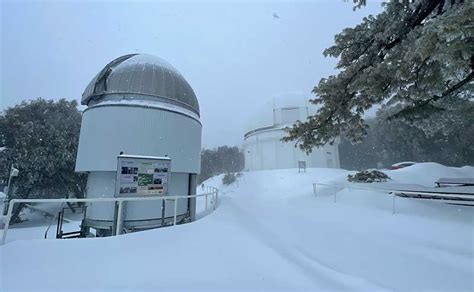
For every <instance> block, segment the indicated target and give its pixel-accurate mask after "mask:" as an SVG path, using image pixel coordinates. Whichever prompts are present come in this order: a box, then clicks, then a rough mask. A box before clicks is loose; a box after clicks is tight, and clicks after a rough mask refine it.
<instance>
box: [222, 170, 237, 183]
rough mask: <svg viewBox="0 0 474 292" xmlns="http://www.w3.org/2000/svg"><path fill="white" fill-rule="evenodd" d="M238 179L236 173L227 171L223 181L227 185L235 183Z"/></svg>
mask: <svg viewBox="0 0 474 292" xmlns="http://www.w3.org/2000/svg"><path fill="white" fill-rule="evenodd" d="M236 180H237V176H236V175H235V173H233V172H231V173H226V174H225V175H224V177H223V178H222V183H223V184H224V185H226V186H228V185H231V184H233V183H234V182H235V181H236Z"/></svg>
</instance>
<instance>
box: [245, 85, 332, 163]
mask: <svg viewBox="0 0 474 292" xmlns="http://www.w3.org/2000/svg"><path fill="white" fill-rule="evenodd" d="M315 112H316V108H315V107H314V106H313V105H312V104H311V103H309V101H308V99H306V98H304V97H303V96H301V95H300V94H296V95H295V94H286V95H282V96H280V97H278V98H274V99H273V100H272V102H271V104H267V105H266V107H264V108H263V109H261V110H260V111H258V113H257V115H256V116H255V119H253V121H252V126H250V127H249V131H248V132H247V133H245V135H244V143H243V150H244V153H245V170H248V171H253V170H264V169H282V168H297V167H298V162H299V161H305V162H306V167H327V168H339V150H338V143H337V142H336V143H334V144H333V145H329V144H328V145H325V146H324V147H319V148H314V149H313V151H312V153H310V154H309V155H307V154H306V153H305V152H304V151H302V150H300V149H299V148H295V147H294V143H292V142H289V143H285V142H282V141H281V139H282V138H283V137H284V136H286V135H287V133H286V132H285V128H286V127H291V126H292V125H293V124H294V122H296V121H297V120H300V121H304V120H306V119H307V117H308V116H310V115H313V114H314V113H315Z"/></svg>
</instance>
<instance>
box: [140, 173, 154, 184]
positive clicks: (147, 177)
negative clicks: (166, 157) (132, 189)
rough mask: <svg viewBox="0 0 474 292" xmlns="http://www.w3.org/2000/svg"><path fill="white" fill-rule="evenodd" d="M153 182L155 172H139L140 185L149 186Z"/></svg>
mask: <svg viewBox="0 0 474 292" xmlns="http://www.w3.org/2000/svg"><path fill="white" fill-rule="evenodd" d="M151 184H153V174H149V173H139V174H138V186H139V187H142V186H147V185H151Z"/></svg>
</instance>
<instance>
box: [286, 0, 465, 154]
mask: <svg viewBox="0 0 474 292" xmlns="http://www.w3.org/2000/svg"><path fill="white" fill-rule="evenodd" d="M354 3H355V6H356V7H359V6H363V5H364V3H365V1H362V0H355V1H354ZM473 15H474V2H473V1H460V0H454V1H444V0H419V1H387V2H386V3H384V11H383V12H382V13H380V14H379V15H377V16H372V15H371V16H368V17H366V18H364V19H363V21H362V23H361V24H359V25H357V26H356V27H354V28H346V29H344V30H343V31H342V32H341V33H340V34H338V35H336V36H335V45H333V46H332V47H330V48H328V49H326V50H325V51H324V55H325V56H331V57H335V58H339V62H338V64H337V69H339V70H340V71H339V73H338V74H337V75H332V76H329V77H328V78H323V79H321V80H320V82H319V84H318V85H317V86H316V87H315V88H314V89H313V93H314V94H315V95H316V96H317V98H315V99H313V100H312V101H311V102H312V103H313V104H316V105H321V106H322V107H321V108H320V109H319V110H318V112H317V114H316V115H315V116H312V117H310V118H309V119H308V120H307V121H302V122H297V123H296V124H295V125H294V126H293V128H291V129H289V135H288V137H285V138H284V139H283V140H284V141H296V143H297V144H298V145H299V147H300V148H301V149H303V150H306V151H308V152H310V151H311V149H312V148H313V147H314V146H321V145H324V144H326V143H331V142H333V141H334V140H335V139H336V138H337V137H339V136H343V137H346V138H347V139H348V140H350V141H351V142H353V143H355V142H360V141H361V140H362V139H363V138H364V137H365V136H366V134H367V130H368V125H367V123H366V122H365V120H364V113H365V112H366V111H367V110H368V109H370V108H371V107H372V106H374V105H380V104H383V105H384V107H386V108H387V109H389V110H390V111H387V112H390V115H389V116H387V117H386V118H387V119H396V120H403V121H405V122H406V123H407V124H410V125H413V126H416V127H418V128H420V129H421V130H423V131H425V132H429V131H433V129H435V128H436V125H432V124H429V123H427V122H426V121H427V119H429V118H431V117H432V116H437V117H440V118H442V119H449V118H452V117H453V116H454V115H452V113H451V112H452V111H457V110H459V109H460V108H462V106H463V102H465V101H466V100H469V98H472V90H473V87H474V83H473V82H472V81H473V80H474V72H473V69H474V30H473V29H472V23H473Z"/></svg>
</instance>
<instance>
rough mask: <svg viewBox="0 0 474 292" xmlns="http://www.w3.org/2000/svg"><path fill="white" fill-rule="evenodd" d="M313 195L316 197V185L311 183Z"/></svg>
mask: <svg viewBox="0 0 474 292" xmlns="http://www.w3.org/2000/svg"><path fill="white" fill-rule="evenodd" d="M313 194H314V196H315V197H316V183H313Z"/></svg>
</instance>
